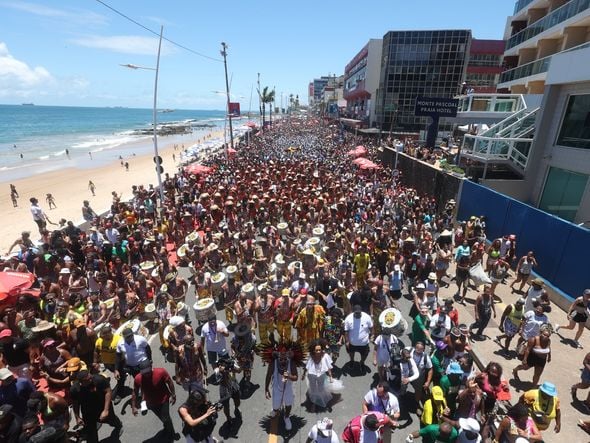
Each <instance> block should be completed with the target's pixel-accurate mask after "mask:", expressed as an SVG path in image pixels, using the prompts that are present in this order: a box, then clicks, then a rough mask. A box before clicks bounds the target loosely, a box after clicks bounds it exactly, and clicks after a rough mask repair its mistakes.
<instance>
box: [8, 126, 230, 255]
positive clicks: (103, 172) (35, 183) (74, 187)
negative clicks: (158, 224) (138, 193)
mask: <svg viewBox="0 0 590 443" xmlns="http://www.w3.org/2000/svg"><path fill="white" fill-rule="evenodd" d="M204 134H205V135H204V136H205V137H208V138H218V139H222V138H223V131H212V132H209V133H204ZM202 139H203V135H202V134H200V139H199V140H197V138H196V137H195V139H194V140H186V141H184V140H183V144H184V145H185V147H187V148H188V147H189V146H192V145H194V144H195V143H197V142H199V141H202ZM158 141H159V145H160V146H159V149H158V151H159V154H160V156H161V157H162V166H163V167H164V173H168V174H170V175H171V176H172V175H174V173H175V172H176V171H177V170H178V165H179V161H180V153H181V152H182V149H181V144H179V145H178V148H177V150H176V151H175V150H174V143H169V144H166V138H164V137H160V138H158ZM220 144H221V143H220ZM173 154H176V163H174V162H173V160H172V155H173ZM95 155H96V154H95ZM126 160H127V161H128V162H129V171H128V172H126V171H125V168H124V167H123V166H121V164H120V161H116V162H114V163H110V164H108V165H106V166H100V167H97V168H94V169H91V168H90V169H89V168H84V169H75V168H68V169H62V170H60V171H54V172H49V173H45V174H39V175H34V176H31V177H29V178H25V179H21V180H11V181H10V182H8V181H4V180H3V179H2V177H1V176H0V186H1V187H2V189H3V192H2V193H1V198H0V210H1V211H2V212H1V213H2V223H1V224H0V255H5V254H6V253H7V252H8V248H9V247H10V246H11V245H12V243H13V242H14V240H16V239H17V238H18V237H19V236H20V233H21V232H22V231H31V238H32V239H33V241H35V240H37V239H39V237H40V236H39V230H38V228H37V225H36V224H35V222H34V221H33V217H32V215H31V212H30V202H29V198H31V197H36V198H37V199H38V200H39V205H40V206H41V208H43V210H44V211H45V213H46V214H47V216H48V217H49V220H51V221H52V222H54V223H57V222H58V221H59V220H60V219H61V218H65V219H66V220H72V221H73V222H74V223H75V224H80V223H82V222H83V219H82V209H81V208H82V202H83V201H84V200H88V201H89V202H90V207H92V209H94V211H95V212H96V213H97V214H101V213H102V212H105V211H107V210H108V209H109V208H110V205H111V201H112V195H111V192H112V191H116V192H117V194H121V193H122V194H123V195H122V199H123V200H129V199H130V198H131V186H132V185H140V184H142V185H144V186H146V187H147V186H148V185H149V184H153V185H154V186H157V184H158V179H157V176H156V170H155V164H154V161H153V154H148V155H141V156H140V155H138V156H136V157H132V158H129V159H126ZM89 180H92V182H93V183H94V184H95V186H96V189H95V193H96V195H95V196H93V195H92V193H91V192H90V190H89V189H88V181H89ZM9 183H12V184H14V185H15V186H16V190H17V191H18V193H19V196H20V198H19V199H18V207H17V208H13V207H12V202H11V200H10V188H9V186H8V185H9ZM47 193H51V194H52V195H53V197H54V198H55V203H56V205H57V208H54V209H52V210H49V206H48V204H47V202H46V201H45V196H46V194H47ZM55 228H56V226H53V225H48V229H49V230H53V229H55ZM14 251H16V249H14V250H13V252H14Z"/></svg>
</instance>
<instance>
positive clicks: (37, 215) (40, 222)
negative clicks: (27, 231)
mask: <svg viewBox="0 0 590 443" xmlns="http://www.w3.org/2000/svg"><path fill="white" fill-rule="evenodd" d="M29 201H30V202H31V214H32V215H33V221H34V222H35V223H36V224H37V226H38V228H39V234H43V230H44V229H45V228H46V227H47V222H49V223H51V222H50V221H49V219H48V218H47V215H46V214H45V212H43V209H41V207H40V206H39V200H37V199H36V198H35V197H31V198H30V199H29Z"/></svg>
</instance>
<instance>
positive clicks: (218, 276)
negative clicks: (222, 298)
mask: <svg viewBox="0 0 590 443" xmlns="http://www.w3.org/2000/svg"><path fill="white" fill-rule="evenodd" d="M224 281H225V274H224V273H223V272H216V273H215V274H213V275H212V276H211V286H212V287H213V288H214V289H218V288H220V287H221V286H222V285H223V282H224Z"/></svg>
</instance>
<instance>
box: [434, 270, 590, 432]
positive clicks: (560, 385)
mask: <svg viewBox="0 0 590 443" xmlns="http://www.w3.org/2000/svg"><path fill="white" fill-rule="evenodd" d="M448 272H449V275H451V276H454V275H455V269H454V265H452V266H451V268H450V269H449V270H448ZM512 281H513V277H509V278H508V279H507V284H505V285H503V284H500V285H498V287H497V288H496V296H497V297H499V298H500V299H502V303H497V304H496V305H495V306H496V313H497V317H496V318H492V320H491V321H490V323H489V325H488V327H487V328H486V329H485V331H484V334H485V335H486V336H487V337H488V338H487V339H486V340H485V341H473V345H472V347H473V350H474V354H475V357H476V359H479V360H480V361H481V363H482V364H483V365H486V364H487V363H489V362H490V361H495V362H498V363H500V364H501V365H502V368H503V370H504V378H505V379H507V380H508V381H509V383H510V390H511V393H512V403H515V402H517V401H518V398H519V397H520V396H521V395H522V393H523V392H524V391H526V390H528V389H532V388H534V386H532V383H531V382H530V381H531V380H532V377H533V370H532V369H529V370H527V371H519V377H520V379H521V381H520V382H518V381H516V380H514V378H513V376H512V369H513V368H515V367H516V366H517V365H518V364H520V361H519V360H518V359H516V358H511V359H507V358H506V356H504V355H503V354H501V353H500V352H499V351H500V346H499V345H498V344H496V343H495V342H494V341H493V339H494V338H495V337H496V336H497V335H499V334H500V331H499V329H498V324H499V322H500V318H501V316H502V312H503V311H504V308H505V307H506V306H507V305H509V304H511V303H514V302H515V301H516V300H517V299H518V298H519V297H521V295H520V294H517V293H514V294H511V292H510V283H512ZM482 288H483V287H482ZM526 289H528V285H526V286H525V290H526ZM456 291H457V286H456V285H455V282H454V281H453V282H451V284H450V286H449V287H448V288H441V289H440V291H439V294H440V298H441V299H444V298H447V297H452V296H453V294H455V292H456ZM478 295H479V293H478V292H476V291H475V290H472V289H469V291H468V292H467V297H466V299H465V301H466V302H467V305H466V306H463V305H461V304H459V303H457V302H455V304H454V306H455V307H456V308H457V310H458V311H459V322H460V323H466V324H467V325H469V324H471V323H472V322H473V321H474V303H475V299H476V298H477V296H478ZM550 295H551V293H550ZM580 295H581V294H580ZM496 301H497V298H496ZM568 307H569V304H568ZM552 308H553V310H552V312H550V313H548V314H547V316H548V317H549V320H550V322H551V324H552V325H553V326H554V327H555V325H557V324H559V325H561V326H563V325H567V324H568V319H567V316H566V312H565V311H563V310H562V309H560V308H559V307H558V306H557V305H556V304H555V303H553V302H552ZM574 336H575V330H571V331H570V330H567V329H566V330H560V331H559V334H556V333H554V334H553V335H552V336H551V351H552V352H551V362H549V363H547V365H546V366H545V370H544V371H543V374H542V375H541V380H540V382H541V383H542V382H543V381H550V382H552V383H554V384H555V386H556V387H557V392H558V394H557V395H558V397H559V399H560V404H561V432H560V433H559V434H555V432H554V431H553V425H554V423H552V425H551V426H550V428H549V429H547V430H546V431H544V432H543V438H544V441H545V442H557V441H560V440H561V441H570V442H584V441H586V442H590V436H589V435H588V434H586V433H585V432H584V431H582V430H581V429H580V428H579V427H578V426H577V423H578V420H580V419H584V420H588V419H590V413H589V412H586V411H585V410H584V408H583V406H581V402H577V403H575V404H574V403H573V402H572V398H571V394H570V388H571V386H572V385H573V384H575V383H578V382H579V381H580V374H581V368H582V361H583V359H584V356H585V355H586V353H587V352H590V332H588V331H584V334H583V335H582V337H581V338H580V343H581V344H582V346H583V347H584V349H577V348H574V347H573V338H574ZM515 347H516V338H515V339H513V340H512V343H511V348H512V350H514V348H515ZM587 392H588V391H582V390H580V391H579V392H578V398H579V399H580V400H584V399H585V398H586V395H587Z"/></svg>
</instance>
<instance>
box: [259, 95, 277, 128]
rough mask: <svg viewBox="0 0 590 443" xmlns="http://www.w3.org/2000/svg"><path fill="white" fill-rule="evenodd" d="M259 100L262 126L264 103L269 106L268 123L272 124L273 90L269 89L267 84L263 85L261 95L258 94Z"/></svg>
mask: <svg viewBox="0 0 590 443" xmlns="http://www.w3.org/2000/svg"><path fill="white" fill-rule="evenodd" d="M260 101H261V102H262V126H263V127H264V117H265V110H266V104H267V103H268V106H269V108H270V110H269V115H270V124H271V125H272V103H273V102H274V101H275V91H274V90H272V91H271V90H269V89H268V86H265V87H264V88H263V89H262V95H261V96H260Z"/></svg>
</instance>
